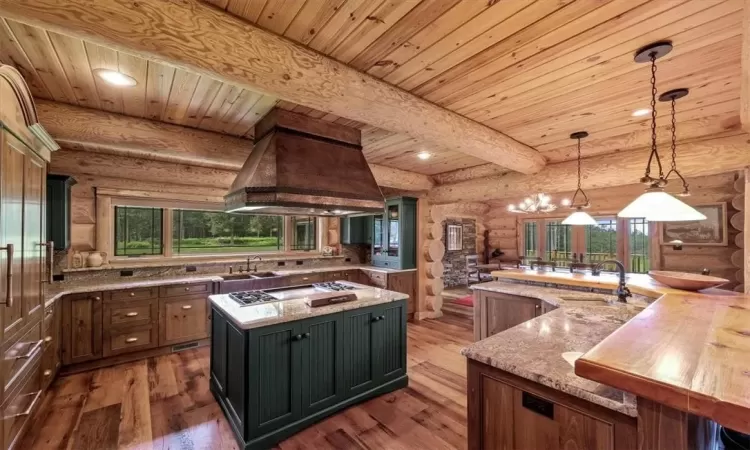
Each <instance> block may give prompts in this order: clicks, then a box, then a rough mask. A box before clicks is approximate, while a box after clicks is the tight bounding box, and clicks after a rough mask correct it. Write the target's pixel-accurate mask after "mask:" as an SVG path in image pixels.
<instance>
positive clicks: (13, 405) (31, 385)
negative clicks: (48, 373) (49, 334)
mask: <svg viewBox="0 0 750 450" xmlns="http://www.w3.org/2000/svg"><path fill="white" fill-rule="evenodd" d="M40 359H41V356H40V354H39V353H37V354H36V356H35V357H34V358H32V359H31V360H30V361H29V362H30V364H29V367H27V368H26V369H25V370H24V372H23V373H22V376H21V378H22V379H23V382H22V383H20V384H19V387H18V388H17V389H16V390H15V391H14V392H11V393H10V395H9V396H8V398H7V401H6V402H5V406H4V407H3V411H2V414H3V435H4V438H5V439H4V441H5V447H4V448H5V449H9V448H18V442H17V441H16V440H17V439H18V438H20V437H21V436H22V433H21V431H23V430H24V428H25V427H26V425H27V424H28V421H29V418H30V417H31V416H32V415H33V414H34V412H36V410H37V409H39V406H41V403H42V392H43V391H42V386H41V380H40V377H39V360H40Z"/></svg>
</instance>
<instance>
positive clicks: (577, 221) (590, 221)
mask: <svg viewBox="0 0 750 450" xmlns="http://www.w3.org/2000/svg"><path fill="white" fill-rule="evenodd" d="M562 224H563V225H596V219H594V218H593V217H591V216H590V215H589V214H588V213H587V212H585V211H583V210H581V209H579V210H577V211H576V212H574V213H573V214H571V215H569V216H568V217H566V218H565V220H563V221H562Z"/></svg>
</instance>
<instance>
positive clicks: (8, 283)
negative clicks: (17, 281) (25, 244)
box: [0, 244, 13, 308]
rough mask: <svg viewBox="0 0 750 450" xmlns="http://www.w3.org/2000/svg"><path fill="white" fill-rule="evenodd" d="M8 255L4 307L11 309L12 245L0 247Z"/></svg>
mask: <svg viewBox="0 0 750 450" xmlns="http://www.w3.org/2000/svg"><path fill="white" fill-rule="evenodd" d="M0 250H5V251H6V252H7V253H8V255H7V256H8V262H7V270H6V272H5V306H7V307H8V308H12V307H13V244H8V245H6V246H5V247H0Z"/></svg>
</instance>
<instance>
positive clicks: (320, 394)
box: [301, 314, 344, 416]
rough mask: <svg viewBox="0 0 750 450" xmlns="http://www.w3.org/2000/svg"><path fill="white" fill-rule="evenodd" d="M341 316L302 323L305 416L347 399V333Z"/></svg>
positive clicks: (303, 410)
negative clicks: (344, 373) (345, 378)
mask: <svg viewBox="0 0 750 450" xmlns="http://www.w3.org/2000/svg"><path fill="white" fill-rule="evenodd" d="M343 322H344V321H343V317H342V315H341V314H335V315H329V316H323V317H321V318H315V319H310V320H307V321H305V322H303V323H302V330H301V331H302V336H303V338H302V367H301V369H302V370H301V372H302V380H301V385H302V386H301V387H302V411H301V413H302V415H303V416H308V415H310V414H312V413H314V412H316V411H319V410H321V409H324V408H327V407H329V406H332V405H335V404H336V403H339V402H340V401H342V400H343V399H344V376H343V371H341V370H340V369H341V367H343V363H344V361H343V357H344V333H343Z"/></svg>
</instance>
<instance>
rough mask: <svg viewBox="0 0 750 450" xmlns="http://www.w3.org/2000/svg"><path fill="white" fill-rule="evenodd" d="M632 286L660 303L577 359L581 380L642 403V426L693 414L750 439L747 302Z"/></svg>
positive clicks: (524, 275) (641, 282)
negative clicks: (677, 413)
mask: <svg viewBox="0 0 750 450" xmlns="http://www.w3.org/2000/svg"><path fill="white" fill-rule="evenodd" d="M492 275H493V277H495V278H496V279H498V280H517V281H527V282H537V283H538V282H542V283H553V284H555V285H568V286H572V287H576V288H579V289H586V288H591V289H607V288H610V289H614V288H616V286H617V277H616V276H614V275H602V276H592V275H589V274H570V273H555V272H552V273H550V272H537V271H528V270H526V271H524V270H517V271H515V270H507V271H496V272H493V273H492ZM627 285H628V287H629V288H630V289H631V291H633V293H637V294H641V295H644V296H649V297H652V298H654V299H655V300H654V301H653V302H652V303H651V304H650V305H649V306H648V307H646V308H645V309H644V310H643V311H641V312H640V313H638V314H637V315H635V317H633V318H632V319H630V320H629V321H627V322H626V323H625V324H623V325H622V326H620V327H619V328H618V329H617V330H615V331H614V332H613V333H612V334H610V335H609V336H608V337H606V338H604V339H603V340H602V341H601V342H600V343H599V344H597V345H596V346H594V347H593V348H592V349H591V350H589V351H588V352H586V353H585V354H584V355H583V356H581V357H580V358H579V359H577V360H576V362H575V373H576V375H578V376H581V377H583V378H587V379H590V380H593V381H597V382H599V383H603V384H606V385H608V386H612V387H614V388H617V389H621V390H623V391H625V392H629V393H632V394H635V395H636V396H638V411H639V420H647V419H646V416H652V418H653V416H654V415H656V414H658V413H657V412H656V411H657V410H659V411H662V410H664V409H665V408H664V407H665V406H666V407H669V408H674V409H676V410H678V411H681V412H684V413H689V414H684V415H683V416H685V421H687V416H689V415H690V414H693V415H695V416H700V417H703V418H708V419H711V420H712V421H715V422H717V423H719V424H721V425H724V426H726V427H729V428H732V429H734V430H737V431H740V432H744V433H750V296H747V295H743V294H738V293H734V292H729V291H723V290H720V289H709V290H705V291H701V292H697V293H695V292H685V291H680V290H676V289H672V288H669V287H667V286H664V285H662V284H660V283H658V282H656V281H654V280H652V279H651V278H650V277H649V276H648V275H644V274H629V275H628V276H627ZM655 405H656V406H658V408H655ZM662 412H663V411H662ZM667 416H668V415H667V414H665V415H664V417H667ZM670 420H675V421H677V422H680V419H679V418H675V417H672V418H671V419H670ZM651 438H653V439H666V438H665V437H664V436H661V437H658V436H651ZM653 448H657V447H653ZM665 448H678V447H665Z"/></svg>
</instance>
